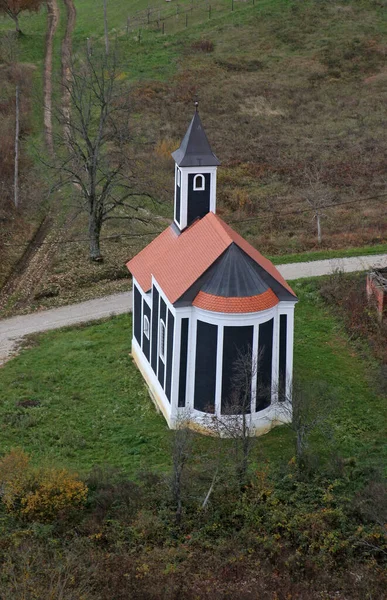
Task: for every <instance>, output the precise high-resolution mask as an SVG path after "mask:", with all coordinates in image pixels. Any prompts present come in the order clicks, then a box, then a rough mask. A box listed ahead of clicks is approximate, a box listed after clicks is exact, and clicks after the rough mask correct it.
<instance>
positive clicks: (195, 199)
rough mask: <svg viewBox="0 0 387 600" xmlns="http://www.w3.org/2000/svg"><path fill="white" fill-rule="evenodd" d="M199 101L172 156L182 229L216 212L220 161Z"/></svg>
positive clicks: (176, 213) (177, 220)
mask: <svg viewBox="0 0 387 600" xmlns="http://www.w3.org/2000/svg"><path fill="white" fill-rule="evenodd" d="M198 107H199V104H198V102H195V114H194V116H193V117H192V121H191V123H190V125H189V127H188V129H187V132H186V134H185V136H184V138H183V141H182V142H181V144H180V148H178V149H177V150H176V151H175V152H173V153H172V156H173V158H174V160H175V163H176V164H175V210H174V222H175V225H176V226H177V227H178V229H179V230H180V231H183V230H184V229H185V228H186V227H188V226H189V225H191V223H193V222H194V221H195V220H196V219H200V218H201V217H204V215H206V214H207V213H209V212H213V213H215V212H216V169H217V166H218V165H219V164H220V161H219V160H218V159H217V157H216V156H215V154H214V153H213V152H212V150H211V146H210V144H209V142H208V139H207V136H206V134H205V131H204V129H203V125H202V122H201V119H200V116H199V108H198Z"/></svg>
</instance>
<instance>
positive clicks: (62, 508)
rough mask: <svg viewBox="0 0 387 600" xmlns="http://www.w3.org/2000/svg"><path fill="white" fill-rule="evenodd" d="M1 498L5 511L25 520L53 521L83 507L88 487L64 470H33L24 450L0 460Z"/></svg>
mask: <svg viewBox="0 0 387 600" xmlns="http://www.w3.org/2000/svg"><path fill="white" fill-rule="evenodd" d="M0 485H1V495H2V501H3V504H4V505H5V507H6V509H7V511H8V512H9V513H11V514H13V515H14V516H16V517H18V518H21V519H25V520H27V521H40V522H52V521H54V520H55V519H57V518H58V517H60V516H64V515H66V514H68V513H69V512H71V511H72V510H73V509H75V508H80V507H82V506H84V504H85V502H86V500H87V492H88V489H87V486H86V485H85V484H84V483H83V482H82V481H80V480H79V479H78V476H77V475H76V474H73V473H70V472H69V471H67V470H65V469H54V468H50V469H48V468H46V469H36V468H34V467H32V466H31V464H30V459H29V456H28V454H26V453H25V452H23V450H20V449H15V450H11V452H10V453H9V454H6V455H5V456H4V457H3V458H2V459H1V461H0Z"/></svg>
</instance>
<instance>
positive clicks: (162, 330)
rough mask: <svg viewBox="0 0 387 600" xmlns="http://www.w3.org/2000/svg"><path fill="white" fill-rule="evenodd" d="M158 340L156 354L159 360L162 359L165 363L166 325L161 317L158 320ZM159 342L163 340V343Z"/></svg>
mask: <svg viewBox="0 0 387 600" xmlns="http://www.w3.org/2000/svg"><path fill="white" fill-rule="evenodd" d="M162 333H163V335H162ZM158 342H159V348H158V356H159V358H161V360H162V361H163V363H164V365H165V363H166V356H167V326H166V324H165V321H164V320H163V319H161V318H160V320H159V338H158ZM161 342H163V343H161Z"/></svg>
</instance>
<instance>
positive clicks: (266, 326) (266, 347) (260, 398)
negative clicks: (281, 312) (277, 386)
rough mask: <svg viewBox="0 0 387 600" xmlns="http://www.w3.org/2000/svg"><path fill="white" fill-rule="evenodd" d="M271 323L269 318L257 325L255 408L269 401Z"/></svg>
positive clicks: (263, 405)
mask: <svg viewBox="0 0 387 600" xmlns="http://www.w3.org/2000/svg"><path fill="white" fill-rule="evenodd" d="M273 325H274V320H273V319H270V321H267V322H266V323H261V325H260V326H259V341H258V369H257V398H256V410H257V412H258V411H259V410H263V409H264V408H267V407H268V406H269V405H270V403H271V369H272V364H273Z"/></svg>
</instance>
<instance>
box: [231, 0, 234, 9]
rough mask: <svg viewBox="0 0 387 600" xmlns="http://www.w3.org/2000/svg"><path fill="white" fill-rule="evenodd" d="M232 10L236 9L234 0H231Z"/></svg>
mask: <svg viewBox="0 0 387 600" xmlns="http://www.w3.org/2000/svg"><path fill="white" fill-rule="evenodd" d="M231 10H234V0H231Z"/></svg>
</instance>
